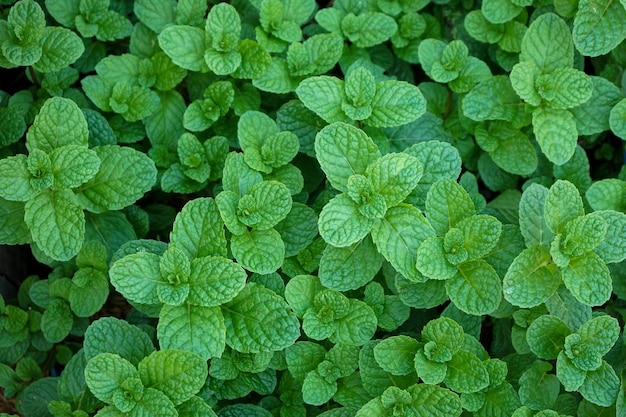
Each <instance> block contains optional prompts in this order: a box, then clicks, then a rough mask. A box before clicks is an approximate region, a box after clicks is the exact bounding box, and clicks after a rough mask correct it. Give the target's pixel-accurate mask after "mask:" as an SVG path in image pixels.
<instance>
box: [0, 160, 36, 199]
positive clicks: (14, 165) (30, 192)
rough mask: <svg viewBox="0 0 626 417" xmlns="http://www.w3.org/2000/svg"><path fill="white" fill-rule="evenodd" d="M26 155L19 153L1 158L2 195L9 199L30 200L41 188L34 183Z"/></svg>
mask: <svg viewBox="0 0 626 417" xmlns="http://www.w3.org/2000/svg"><path fill="white" fill-rule="evenodd" d="M32 180H34V177H33V175H32V174H31V173H30V170H29V169H28V159H27V157H26V155H22V154H18V155H15V156H9V157H7V158H4V159H2V160H0V196H1V197H2V198H5V199H7V200H9V201H28V200H30V199H32V198H33V197H35V196H36V195H37V194H38V193H39V191H40V190H38V189H36V188H35V187H33V185H32Z"/></svg>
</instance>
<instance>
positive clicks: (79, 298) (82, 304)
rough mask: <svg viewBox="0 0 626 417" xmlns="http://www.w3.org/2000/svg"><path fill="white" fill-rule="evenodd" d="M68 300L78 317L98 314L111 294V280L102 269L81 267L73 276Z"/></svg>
mask: <svg viewBox="0 0 626 417" xmlns="http://www.w3.org/2000/svg"><path fill="white" fill-rule="evenodd" d="M72 282H73V283H74V285H72V287H71V288H70V295H69V299H68V301H69V302H70V307H71V309H72V311H73V312H74V314H76V315H77V316H78V317H91V316H93V315H94V314H96V313H97V312H98V311H100V309H101V308H102V306H103V305H104V303H105V302H106V300H107V298H108V296H109V280H108V279H107V277H106V275H105V274H104V272H102V271H98V270H97V269H94V268H80V269H79V270H78V271H76V273H75V274H74V277H73V278H72Z"/></svg>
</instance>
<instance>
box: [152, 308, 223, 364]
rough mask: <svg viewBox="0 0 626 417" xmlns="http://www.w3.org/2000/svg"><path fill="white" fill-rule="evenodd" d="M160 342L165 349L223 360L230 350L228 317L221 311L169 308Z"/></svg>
mask: <svg viewBox="0 0 626 417" xmlns="http://www.w3.org/2000/svg"><path fill="white" fill-rule="evenodd" d="M157 338H158V339H159V344H160V346H161V348H163V349H177V350H186V351H189V352H193V353H195V354H196V355H199V356H201V357H202V358H203V359H204V360H208V359H209V358H213V357H220V356H221V355H222V353H223V352H224V348H225V347H226V327H225V325H224V317H223V316H222V313H221V312H220V309H219V308H218V307H202V306H193V305H187V304H186V305H181V306H169V305H165V306H163V308H162V309H161V313H160V315H159V324H158V326H157Z"/></svg>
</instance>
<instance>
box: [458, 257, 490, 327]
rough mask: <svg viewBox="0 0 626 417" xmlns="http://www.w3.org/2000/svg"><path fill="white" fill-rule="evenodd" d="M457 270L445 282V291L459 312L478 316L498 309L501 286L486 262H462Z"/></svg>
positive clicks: (481, 260)
mask: <svg viewBox="0 0 626 417" xmlns="http://www.w3.org/2000/svg"><path fill="white" fill-rule="evenodd" d="M458 269H459V272H458V273H457V274H456V275H455V276H454V277H452V278H450V279H449V280H447V281H446V291H447V293H448V296H449V297H450V300H451V301H452V302H453V303H454V305H456V306H457V307H458V308H459V310H461V311H463V312H465V313H467V314H473V315H475V316H480V315H484V314H489V313H492V312H493V311H494V310H495V309H496V308H498V306H499V305H500V302H501V301H502V284H501V282H500V277H499V276H498V274H497V273H496V271H495V270H494V269H493V267H492V266H491V265H489V264H488V263H487V261H485V260H483V259H476V260H474V261H469V262H464V263H462V264H460V265H458Z"/></svg>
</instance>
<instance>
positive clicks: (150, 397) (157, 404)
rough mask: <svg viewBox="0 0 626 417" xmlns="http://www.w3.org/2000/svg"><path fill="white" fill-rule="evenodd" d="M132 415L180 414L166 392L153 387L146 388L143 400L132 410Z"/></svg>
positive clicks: (171, 415)
mask: <svg viewBox="0 0 626 417" xmlns="http://www.w3.org/2000/svg"><path fill="white" fill-rule="evenodd" d="M132 415H133V416H140V417H144V416H145V417H147V416H154V415H160V416H163V417H177V416H178V415H179V414H178V411H176V408H175V407H174V404H172V401H170V399H169V398H168V397H167V396H166V395H165V394H163V393H162V392H161V391H157V390H156V389H153V388H146V390H145V392H144V394H143V396H142V397H141V400H140V401H139V402H138V403H137V405H136V406H135V408H134V409H133V410H132Z"/></svg>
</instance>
